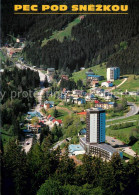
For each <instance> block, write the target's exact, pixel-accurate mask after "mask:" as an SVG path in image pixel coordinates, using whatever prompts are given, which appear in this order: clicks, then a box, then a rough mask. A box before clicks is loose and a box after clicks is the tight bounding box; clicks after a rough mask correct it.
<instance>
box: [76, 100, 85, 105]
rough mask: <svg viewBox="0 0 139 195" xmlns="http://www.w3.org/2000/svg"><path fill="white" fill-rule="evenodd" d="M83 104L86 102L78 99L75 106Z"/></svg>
mask: <svg viewBox="0 0 139 195" xmlns="http://www.w3.org/2000/svg"><path fill="white" fill-rule="evenodd" d="M85 103H86V101H85V99H84V98H78V99H77V104H78V105H81V104H85Z"/></svg>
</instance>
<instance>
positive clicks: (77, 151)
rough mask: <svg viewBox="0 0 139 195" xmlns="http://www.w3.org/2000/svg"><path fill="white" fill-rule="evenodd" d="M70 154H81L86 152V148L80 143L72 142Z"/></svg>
mask: <svg viewBox="0 0 139 195" xmlns="http://www.w3.org/2000/svg"><path fill="white" fill-rule="evenodd" d="M68 149H69V155H70V156H72V155H75V156H76V155H79V154H85V150H84V149H83V147H82V146H81V145H80V144H77V145H75V144H70V145H69V148H68Z"/></svg>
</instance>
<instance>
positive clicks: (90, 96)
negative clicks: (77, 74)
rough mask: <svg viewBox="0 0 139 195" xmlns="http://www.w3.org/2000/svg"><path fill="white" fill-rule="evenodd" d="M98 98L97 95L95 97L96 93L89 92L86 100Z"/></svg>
mask: <svg viewBox="0 0 139 195" xmlns="http://www.w3.org/2000/svg"><path fill="white" fill-rule="evenodd" d="M96 99H97V97H95V95H94V94H87V95H86V96H85V100H96Z"/></svg>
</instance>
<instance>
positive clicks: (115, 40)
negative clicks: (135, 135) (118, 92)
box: [2, 0, 139, 74]
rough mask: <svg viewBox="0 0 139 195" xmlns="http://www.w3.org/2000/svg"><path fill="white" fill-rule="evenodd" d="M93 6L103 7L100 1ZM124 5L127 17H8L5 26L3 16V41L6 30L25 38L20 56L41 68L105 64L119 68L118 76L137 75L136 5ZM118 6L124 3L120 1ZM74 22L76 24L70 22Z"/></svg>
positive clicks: (138, 18)
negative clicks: (105, 62)
mask: <svg viewBox="0 0 139 195" xmlns="http://www.w3.org/2000/svg"><path fill="white" fill-rule="evenodd" d="M5 2H9V1H8V0H6V1H5ZM26 2H28V1H27V0H26ZM33 2H36V1H35V0H34V1H33ZM41 3H42V2H41ZM45 3H46V2H45ZM94 3H96V4H98V3H103V4H104V1H102V0H99V1H96V2H95V1H94ZM107 3H110V4H112V3H113V4H115V3H117V1H116V2H115V1H112V0H111V1H107ZM126 3H127V4H128V5H129V14H128V15H86V16H84V17H83V18H78V17H79V16H78V15H47V16H46V15H42V16H22V15H20V16H17V15H16V16H14V15H12V17H11V18H10V19H9V21H8V25H7V23H6V22H5V20H6V18H5V17H4V15H3V20H2V21H3V23H2V24H3V25H2V29H3V40H5V38H6V36H5V35H6V33H9V31H10V32H11V34H14V35H15V36H17V35H19V36H25V37H26V39H27V43H26V47H25V49H24V51H23V55H24V57H25V58H26V60H27V61H28V62H30V63H32V64H33V65H36V66H38V67H40V66H41V67H43V68H44V69H46V68H47V67H54V68H56V69H61V68H62V69H64V70H65V69H66V67H68V68H69V69H70V70H71V71H74V70H75V68H76V70H78V69H79V68H80V67H82V66H85V67H86V68H87V67H90V66H93V65H96V64H100V63H102V62H104V61H107V62H108V64H107V66H113V65H114V66H119V67H120V68H121V73H124V74H130V73H135V74H138V73H139V68H138V67H139V64H138V63H139V60H138V57H137V56H138V55H137V51H138V49H137V48H138V46H139V36H138V35H139V14H138V10H139V2H138V1H137V0H132V1H131V0H127V1H126ZM105 4H106V2H105ZM119 4H125V1H122V0H121V1H119ZM4 5H5V4H4ZM11 5H12V2H11ZM5 7H6V5H5ZM4 13H5V12H4ZM6 13H7V12H6ZM77 20H78V21H79V20H80V22H77V23H74V21H77ZM73 24H74V25H73ZM69 26H70V28H69ZM61 40H62V41H61Z"/></svg>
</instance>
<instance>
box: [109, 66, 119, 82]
mask: <svg viewBox="0 0 139 195" xmlns="http://www.w3.org/2000/svg"><path fill="white" fill-rule="evenodd" d="M119 78H120V68H119V67H110V68H107V81H114V80H117V79H119Z"/></svg>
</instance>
